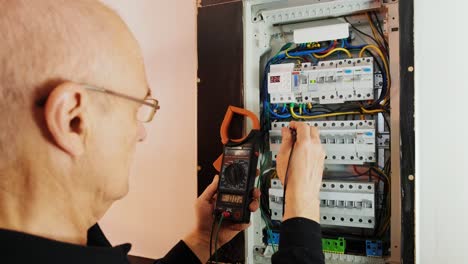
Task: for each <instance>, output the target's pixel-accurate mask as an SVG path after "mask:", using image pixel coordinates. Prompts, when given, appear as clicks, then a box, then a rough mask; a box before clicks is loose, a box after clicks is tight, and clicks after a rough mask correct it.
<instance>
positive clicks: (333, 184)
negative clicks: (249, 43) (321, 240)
mask: <svg viewBox="0 0 468 264" xmlns="http://www.w3.org/2000/svg"><path fill="white" fill-rule="evenodd" d="M270 69H271V70H270V73H269V75H268V93H269V94H270V102H271V103H272V104H282V103H319V104H340V103H345V102H349V101H363V100H373V99H374V89H375V87H374V69H373V58H358V59H345V60H332V61H323V62H321V63H319V64H318V65H317V66H312V65H311V64H310V63H303V64H301V66H300V68H296V66H295V64H293V63H288V64H278V65H271V68H270ZM306 123H307V124H308V125H310V126H315V127H318V128H320V140H321V142H322V144H323V146H324V148H325V151H326V157H325V164H336V165H363V164H365V163H373V162H376V124H375V121H374V120H346V121H345V120H334V121H308V122H306ZM288 125H289V122H273V123H272V124H271V130H270V150H271V152H272V158H273V160H276V155H277V153H278V151H279V148H280V145H281V128H282V127H287V126H288ZM282 188H283V187H282V185H281V182H280V181H279V180H277V179H273V180H272V182H271V189H270V190H269V200H270V209H271V212H272V220H278V221H280V220H281V219H282V215H283V214H282V213H283V212H282V202H283V191H282ZM375 188H376V186H375V184H374V183H372V182H365V183H361V182H346V181H342V182H340V181H323V183H322V188H321V191H320V207H321V208H320V217H321V219H320V221H321V224H322V225H329V226H344V227H357V228H374V227H375V197H376V195H375Z"/></svg>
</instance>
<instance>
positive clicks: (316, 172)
mask: <svg viewBox="0 0 468 264" xmlns="http://www.w3.org/2000/svg"><path fill="white" fill-rule="evenodd" d="M289 126H290V128H292V129H295V130H296V132H297V136H296V143H295V144H296V145H295V146H294V152H293V154H292V155H293V156H292V158H291V164H289V171H288V183H287V188H286V197H285V202H286V204H285V209H284V210H285V212H284V217H283V221H284V220H287V219H289V218H293V217H304V218H309V219H311V220H314V221H315V222H317V223H319V221H320V199H319V192H320V185H321V184H322V174H323V169H324V159H325V151H324V149H323V147H322V145H321V144H320V137H319V132H318V129H317V128H315V127H310V126H308V125H307V124H305V123H299V122H294V121H292V122H291V123H290V124H289ZM281 132H282V136H283V141H282V144H281V148H280V151H279V153H278V156H277V158H276V164H277V165H276V168H277V172H278V176H279V178H280V180H281V182H283V184H284V179H285V175H286V169H287V166H288V160H289V155H290V153H291V148H292V145H293V140H292V136H291V131H290V129H289V128H285V127H284V128H283V129H282V131H281Z"/></svg>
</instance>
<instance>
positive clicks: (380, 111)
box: [361, 107, 385, 114]
mask: <svg viewBox="0 0 468 264" xmlns="http://www.w3.org/2000/svg"><path fill="white" fill-rule="evenodd" d="M361 111H362V112H363V113H364V114H377V113H382V112H385V110H383V109H375V110H367V109H365V108H364V107H361Z"/></svg>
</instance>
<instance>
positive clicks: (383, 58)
mask: <svg viewBox="0 0 468 264" xmlns="http://www.w3.org/2000/svg"><path fill="white" fill-rule="evenodd" d="M368 49H373V50H374V51H375V52H376V53H377V54H378V55H379V56H380V58H381V59H382V61H383V64H384V68H385V72H386V73H387V93H386V95H385V99H384V100H382V102H383V103H384V104H386V101H387V97H388V95H389V92H390V87H391V78H390V69H389V67H388V62H387V58H385V55H384V54H383V53H382V51H381V50H380V49H379V47H377V46H375V45H367V46H365V47H364V48H362V49H361V51H360V52H359V57H361V58H362V57H364V51H366V50H368Z"/></svg>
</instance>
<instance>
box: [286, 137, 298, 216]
mask: <svg viewBox="0 0 468 264" xmlns="http://www.w3.org/2000/svg"><path fill="white" fill-rule="evenodd" d="M296 136H297V134H296V130H294V129H291V137H292V141H293V144H292V147H291V152H290V153H289V159H288V165H287V166H286V174H285V175H284V188H283V216H284V205H285V203H286V187H287V186H288V172H289V165H291V158H292V156H293V153H294V146H295V145H296Z"/></svg>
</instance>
